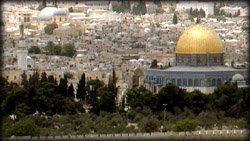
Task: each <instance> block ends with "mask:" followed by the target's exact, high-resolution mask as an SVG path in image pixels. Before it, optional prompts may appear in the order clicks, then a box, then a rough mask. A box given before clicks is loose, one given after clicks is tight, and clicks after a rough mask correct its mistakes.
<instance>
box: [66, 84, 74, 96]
mask: <svg viewBox="0 0 250 141" xmlns="http://www.w3.org/2000/svg"><path fill="white" fill-rule="evenodd" d="M74 91H75V90H74V87H73V84H72V83H71V84H70V86H69V88H68V91H67V97H73V98H75V93H74Z"/></svg>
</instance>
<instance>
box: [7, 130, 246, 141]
mask: <svg viewBox="0 0 250 141" xmlns="http://www.w3.org/2000/svg"><path fill="white" fill-rule="evenodd" d="M248 134H249V131H248V130H205V131H194V132H192V133H189V132H187V133H185V132H153V133H121V134H86V135H85V134H79V135H62V136H35V137H31V136H22V137H8V138H2V140H3V141H5V140H6V141H7V140H16V141H20V140H247V139H248Z"/></svg>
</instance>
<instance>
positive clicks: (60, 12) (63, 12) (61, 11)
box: [54, 8, 67, 16]
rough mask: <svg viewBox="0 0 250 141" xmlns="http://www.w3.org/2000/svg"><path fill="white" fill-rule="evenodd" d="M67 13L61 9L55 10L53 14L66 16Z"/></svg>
mask: <svg viewBox="0 0 250 141" xmlns="http://www.w3.org/2000/svg"><path fill="white" fill-rule="evenodd" d="M66 15H67V12H66V11H65V10H63V9H61V8H57V9H56V11H55V12H54V16H66Z"/></svg>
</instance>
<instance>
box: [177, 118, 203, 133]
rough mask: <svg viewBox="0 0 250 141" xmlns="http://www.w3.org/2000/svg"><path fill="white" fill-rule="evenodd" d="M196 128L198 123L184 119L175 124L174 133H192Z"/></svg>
mask: <svg viewBox="0 0 250 141" xmlns="http://www.w3.org/2000/svg"><path fill="white" fill-rule="evenodd" d="M197 126H198V123H197V121H196V120H189V119H184V120H181V121H178V122H177V123H176V124H175V126H174V132H182V131H184V132H185V133H186V132H187V131H189V132H192V131H194V130H195V129H196V127H197Z"/></svg>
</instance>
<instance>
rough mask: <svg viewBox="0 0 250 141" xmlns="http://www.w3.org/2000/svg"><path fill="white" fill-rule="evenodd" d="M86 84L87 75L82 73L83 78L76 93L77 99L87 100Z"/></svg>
mask: <svg viewBox="0 0 250 141" xmlns="http://www.w3.org/2000/svg"><path fill="white" fill-rule="evenodd" d="M85 83H86V80H85V73H82V77H81V79H80V80H79V83H78V85H77V92H76V98H77V99H80V100H83V99H84V98H85V95H86V88H85Z"/></svg>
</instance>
